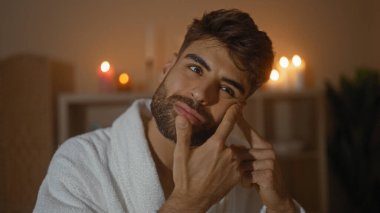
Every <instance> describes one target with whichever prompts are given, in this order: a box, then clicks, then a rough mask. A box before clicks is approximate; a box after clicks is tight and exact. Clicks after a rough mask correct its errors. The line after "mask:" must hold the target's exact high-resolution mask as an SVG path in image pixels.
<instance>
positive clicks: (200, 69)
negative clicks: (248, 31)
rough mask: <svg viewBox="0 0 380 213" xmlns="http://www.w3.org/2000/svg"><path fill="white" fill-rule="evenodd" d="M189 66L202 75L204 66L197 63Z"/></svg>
mask: <svg viewBox="0 0 380 213" xmlns="http://www.w3.org/2000/svg"><path fill="white" fill-rule="evenodd" d="M188 68H189V69H190V70H191V71H192V72H195V73H197V74H198V75H202V73H203V70H202V68H200V67H199V66H196V65H189V66H188Z"/></svg>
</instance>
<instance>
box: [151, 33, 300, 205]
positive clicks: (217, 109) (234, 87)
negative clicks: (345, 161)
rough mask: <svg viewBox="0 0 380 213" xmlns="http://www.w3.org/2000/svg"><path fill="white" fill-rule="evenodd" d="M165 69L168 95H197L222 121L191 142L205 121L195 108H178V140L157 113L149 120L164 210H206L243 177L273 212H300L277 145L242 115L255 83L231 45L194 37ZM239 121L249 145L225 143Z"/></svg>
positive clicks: (217, 120)
mask: <svg viewBox="0 0 380 213" xmlns="http://www.w3.org/2000/svg"><path fill="white" fill-rule="evenodd" d="M194 55H195V56H197V57H198V58H197V57H194ZM199 58H201V61H200V60H198V59H199ZM162 74H163V75H162V79H161V80H162V81H163V82H164V84H165V85H166V89H167V96H171V95H181V96H184V97H188V98H192V99H194V100H196V101H197V102H199V103H200V104H202V105H204V106H205V108H206V110H207V111H208V113H209V114H210V115H211V116H212V118H213V120H214V121H215V122H216V123H218V124H219V126H218V128H217V129H216V132H215V133H214V134H213V135H212V136H211V137H210V138H209V139H208V140H207V141H206V142H205V143H204V144H202V145H201V146H198V147H191V145H190V144H191V135H192V131H193V130H194V129H196V128H197V126H198V125H199V122H201V121H199V120H201V119H196V118H195V117H196V116H194V115H193V114H191V113H186V112H184V111H182V110H181V109H176V111H175V112H176V114H177V116H176V118H175V126H173V128H175V129H176V135H177V138H176V139H177V140H176V141H177V142H176V143H174V142H173V141H171V140H169V139H167V138H165V137H164V136H163V135H162V134H161V133H160V132H159V130H158V128H157V126H156V125H157V124H156V122H155V120H154V118H152V119H151V120H150V121H148V122H147V124H146V127H147V137H148V140H149V143H150V147H151V149H152V153H153V158H154V160H155V163H156V166H157V171H158V174H159V178H160V181H161V185H162V187H163V190H164V194H165V198H166V202H165V203H164V205H163V206H162V208H161V209H160V212H180V211H181V212H206V211H207V209H209V208H210V207H211V205H213V204H214V203H216V202H217V201H219V200H220V199H221V198H222V197H224V196H225V195H226V194H227V193H228V192H229V191H230V190H231V189H232V188H233V187H234V186H235V185H237V184H239V183H240V184H242V185H243V186H247V187H256V188H257V190H258V192H259V194H260V197H261V199H262V202H263V203H264V204H265V205H266V206H267V207H268V212H295V207H294V204H293V202H292V200H291V198H290V196H289V195H288V193H287V191H286V190H285V187H284V184H283V181H282V177H281V173H280V169H279V167H278V163H277V160H276V156H275V153H274V151H273V147H272V146H271V144H270V143H268V142H266V141H264V140H263V139H262V138H260V137H259V136H258V135H257V134H256V132H255V131H254V130H253V129H252V128H251V127H250V126H249V125H248V123H247V122H246V121H245V120H244V118H243V117H242V116H241V110H242V107H243V105H244V103H245V100H246V98H247V97H248V96H249V94H248V91H249V89H250V86H249V82H247V79H248V78H247V73H245V72H243V71H240V70H239V69H238V68H237V67H236V66H235V64H234V63H233V61H232V60H231V58H230V57H229V55H228V52H227V49H226V48H225V47H224V46H223V45H221V44H220V43H219V42H217V41H215V40H212V39H208V40H200V41H196V42H193V43H192V44H191V45H190V46H189V47H188V48H187V49H186V50H185V51H184V52H183V53H182V54H181V55H180V56H178V58H174V59H173V60H171V61H170V62H169V63H168V64H166V65H165V67H164V69H163V72H162ZM235 124H238V126H239V127H240V128H241V129H242V131H243V133H244V134H245V136H246V139H247V141H248V142H249V143H250V145H251V148H250V149H245V148H242V147H226V146H225V145H224V144H225V141H226V139H227V137H228V135H229V134H230V133H231V130H232V128H233V126H234V125H235Z"/></svg>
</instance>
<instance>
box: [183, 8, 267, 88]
mask: <svg viewBox="0 0 380 213" xmlns="http://www.w3.org/2000/svg"><path fill="white" fill-rule="evenodd" d="M202 39H216V40H218V41H219V42H221V43H222V44H223V45H225V46H226V47H227V49H228V50H229V55H230V57H231V58H232V60H233V62H234V63H235V65H236V67H237V68H238V69H240V70H242V71H248V73H249V80H250V82H251V84H252V86H251V88H250V93H253V92H254V91H256V89H258V88H259V87H261V86H262V84H263V83H264V82H265V81H267V80H268V79H269V75H270V71H271V69H272V65H273V59H274V54H273V50H272V42H271V40H270V39H269V37H268V36H267V34H266V33H265V32H263V31H260V30H259V29H258V27H257V26H256V24H255V22H254V21H253V20H252V18H251V17H250V16H249V14H248V13H245V12H242V11H240V10H237V9H231V10H224V9H221V10H216V11H212V12H210V13H205V14H204V15H203V17H202V19H200V20H199V19H194V21H193V23H192V24H191V25H190V26H189V27H188V30H187V33H186V36H185V39H184V41H183V43H182V46H181V48H180V50H179V53H178V54H179V55H181V54H182V53H183V51H184V50H185V49H186V48H187V47H188V46H189V45H190V44H191V43H192V42H194V41H197V40H202Z"/></svg>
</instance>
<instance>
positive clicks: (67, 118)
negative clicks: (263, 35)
mask: <svg viewBox="0 0 380 213" xmlns="http://www.w3.org/2000/svg"><path fill="white" fill-rule="evenodd" d="M220 8H227V9H228V8H238V9H241V10H243V11H245V12H248V13H249V14H251V16H252V17H253V18H254V20H255V22H256V24H257V25H258V26H259V28H260V29H261V30H263V31H266V32H267V33H268V35H269V36H270V37H271V39H272V41H273V47H274V50H275V53H276V59H275V64H274V69H275V70H273V71H272V75H271V80H270V81H269V82H268V83H267V84H266V85H265V86H264V88H262V89H260V91H258V92H257V94H255V95H254V96H253V97H252V98H250V100H249V102H248V107H247V108H246V111H245V114H246V116H247V118H248V119H249V121H250V123H251V124H252V126H254V127H255V128H256V129H257V130H258V131H259V132H260V133H261V134H262V135H263V136H264V137H266V138H267V139H268V140H269V141H271V142H273V143H274V145H275V148H276V149H277V151H278V154H279V158H280V161H281V165H282V167H283V170H284V173H285V178H286V181H287V183H288V186H289V188H290V192H291V193H292V195H293V196H294V197H295V199H296V200H298V201H299V202H300V203H301V205H303V206H304V207H305V209H306V210H309V211H308V212H361V211H364V212H365V211H370V212H380V207H379V204H377V203H378V202H377V201H378V200H377V201H376V196H377V197H378V196H379V193H380V171H379V168H380V165H379V164H380V163H379V162H380V159H379V156H380V145H379V144H380V141H379V140H380V139H379V132H380V121H379V120H380V115H379V90H380V89H379V77H378V75H379V73H380V71H379V70H380V53H379V50H380V40H379V39H378V38H380V13H378V11H380V1H377V0H362V1H357V0H336V1H328V0H320V1H312V0H286V1H277V0H251V1H248V0H218V1H216V0H208V1H200V0H192V1H190V0H164V1H158V0H141V1H137V0H124V1H120V0H119V1H101V0H93V1H74V0H66V1H62V0H58V1H48V0H35V1H27V0H17V1H8V0H3V1H1V2H0V212H31V210H32V209H33V207H34V204H35V201H36V196H37V192H38V188H39V186H40V184H41V182H42V180H43V177H44V176H45V174H46V172H47V168H48V164H49V162H50V159H51V157H52V155H53V153H54V152H55V150H56V149H57V147H58V146H59V145H60V144H61V143H62V142H63V141H64V140H65V139H67V138H68V137H71V136H74V135H76V134H80V133H83V132H86V131H90V130H93V129H96V128H100V127H104V126H108V125H111V124H112V120H113V119H115V118H116V117H117V116H118V115H119V114H120V113H122V112H123V111H124V110H125V109H126V107H127V106H128V105H129V104H130V103H131V102H132V101H133V100H135V99H137V98H141V97H150V95H151V94H152V92H153V91H154V89H155V87H156V86H157V83H158V81H157V76H158V74H159V72H160V71H161V69H162V67H163V65H164V64H165V62H167V61H168V60H169V59H170V58H171V56H172V55H173V54H174V53H175V52H176V51H177V50H178V48H179V47H180V45H181V43H182V40H183V36H184V34H185V32H186V28H187V26H188V25H189V24H190V23H191V21H192V20H193V18H199V17H201V16H202V14H203V13H204V12H206V11H212V10H214V9H220ZM103 62H104V63H103Z"/></svg>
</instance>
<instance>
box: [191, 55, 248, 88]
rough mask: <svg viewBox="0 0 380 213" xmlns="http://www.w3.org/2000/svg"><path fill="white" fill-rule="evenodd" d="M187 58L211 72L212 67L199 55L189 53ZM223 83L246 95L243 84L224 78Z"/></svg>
mask: <svg viewBox="0 0 380 213" xmlns="http://www.w3.org/2000/svg"><path fill="white" fill-rule="evenodd" d="M185 58H190V59H191V60H193V61H195V62H197V63H199V64H200V65H202V66H203V67H205V68H206V69H207V70H208V71H210V70H211V68H210V66H209V65H208V64H207V63H206V61H205V60H204V59H203V58H202V57H200V56H199V55H197V54H194V53H189V54H187V55H186V56H185ZM222 81H224V82H226V83H228V84H230V85H232V86H233V87H235V88H236V89H237V90H239V92H240V93H241V94H245V89H244V86H243V85H242V84H240V83H239V82H237V81H235V80H232V79H230V78H226V77H223V78H222Z"/></svg>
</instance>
